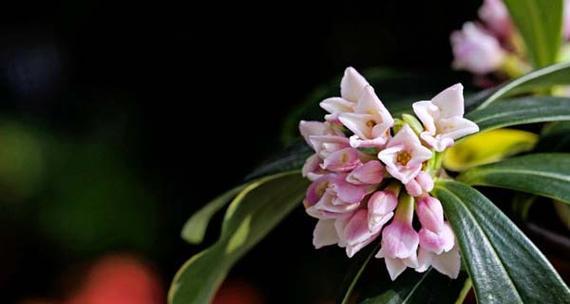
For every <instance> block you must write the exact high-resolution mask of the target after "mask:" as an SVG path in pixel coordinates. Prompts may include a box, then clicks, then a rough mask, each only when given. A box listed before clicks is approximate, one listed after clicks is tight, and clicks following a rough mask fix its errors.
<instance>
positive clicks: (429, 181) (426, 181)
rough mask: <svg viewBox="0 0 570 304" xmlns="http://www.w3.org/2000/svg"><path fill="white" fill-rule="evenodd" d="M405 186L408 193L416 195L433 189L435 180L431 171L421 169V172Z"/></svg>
mask: <svg viewBox="0 0 570 304" xmlns="http://www.w3.org/2000/svg"><path fill="white" fill-rule="evenodd" d="M405 186H406V191H407V192H408V194H409V195H411V196H414V197H416V196H420V195H422V194H425V193H429V192H430V191H431V190H433V186H434V182H433V178H432V177H431V175H429V173H427V172H425V171H420V173H418V175H417V176H416V177H415V178H414V179H412V180H411V181H409V182H408V183H407V184H406V185H405Z"/></svg>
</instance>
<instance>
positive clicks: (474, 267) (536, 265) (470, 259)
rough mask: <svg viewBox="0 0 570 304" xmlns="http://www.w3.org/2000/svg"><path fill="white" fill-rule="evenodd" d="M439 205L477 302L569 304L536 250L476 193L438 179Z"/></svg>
mask: <svg viewBox="0 0 570 304" xmlns="http://www.w3.org/2000/svg"><path fill="white" fill-rule="evenodd" d="M434 194H435V195H436V196H437V197H438V198H439V199H440V200H441V202H442V204H443V207H444V211H445V214H446V217H447V218H448V220H449V221H450V223H451V225H452V227H453V230H454V231H455V235H456V238H457V241H458V243H459V246H460V249H461V256H462V260H463V263H464V265H465V266H466V269H467V271H468V273H469V276H470V277H471V279H472V281H473V287H474V289H475V294H476V297H477V301H478V303H482V304H486V303H570V290H569V289H568V286H566V284H565V283H564V282H563V281H562V279H561V278H560V276H559V275H558V274H557V273H556V271H555V270H554V268H553V267H552V265H551V264H550V263H549V262H548V260H547V259H546V258H545V257H544V255H543V254H542V253H541V252H540V251H539V250H538V248H536V246H535V245H534V244H533V243H532V242H531V241H530V240H529V239H528V238H527V237H526V236H525V235H524V234H523V233H522V232H521V231H520V230H519V229H518V228H517V227H516V225H515V224H513V223H512V222H511V221H510V220H509V219H508V217H507V216H505V215H504V214H503V213H502V212H501V210H499V209H498V208H497V207H496V206H495V205H494V204H493V203H492V202H491V201H489V200H488V199H487V198H486V197H485V196H483V195H482V194H481V193H480V192H478V191H477V190H475V189H473V188H471V187H469V186H467V185H465V184H462V183H459V182H455V181H451V180H440V181H439V182H438V183H437V185H436V188H435V190H434Z"/></svg>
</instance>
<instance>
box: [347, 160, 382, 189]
mask: <svg viewBox="0 0 570 304" xmlns="http://www.w3.org/2000/svg"><path fill="white" fill-rule="evenodd" d="M384 171H385V170H384V166H382V164H381V163H380V162H379V161H377V160H370V161H368V162H366V163H364V164H361V165H359V166H357V167H356V168H354V170H353V171H352V172H350V173H349V174H348V176H347V177H346V181H347V182H349V183H351V184H355V185H364V184H368V185H374V184H379V183H381V182H382V180H383V179H384Z"/></svg>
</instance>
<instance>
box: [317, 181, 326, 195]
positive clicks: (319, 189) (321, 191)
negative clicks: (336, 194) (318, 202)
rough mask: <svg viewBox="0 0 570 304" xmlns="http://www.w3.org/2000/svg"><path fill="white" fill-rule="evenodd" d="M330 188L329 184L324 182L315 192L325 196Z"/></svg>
mask: <svg viewBox="0 0 570 304" xmlns="http://www.w3.org/2000/svg"><path fill="white" fill-rule="evenodd" d="M328 186H329V182H322V183H321V184H320V185H318V186H317V189H315V192H317V195H318V196H323V195H324V194H325V191H326V190H327V188H328Z"/></svg>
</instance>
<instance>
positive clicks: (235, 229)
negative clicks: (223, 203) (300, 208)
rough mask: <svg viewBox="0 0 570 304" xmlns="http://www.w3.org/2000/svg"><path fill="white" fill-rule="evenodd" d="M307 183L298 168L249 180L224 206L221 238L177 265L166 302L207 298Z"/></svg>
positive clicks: (296, 201)
mask: <svg viewBox="0 0 570 304" xmlns="http://www.w3.org/2000/svg"><path fill="white" fill-rule="evenodd" d="M307 186H308V181H307V180H305V179H304V178H303V177H302V176H301V174H300V173H299V172H298V171H292V172H286V173H282V174H277V175H273V176H271V177H268V178H267V179H262V180H258V181H254V182H252V183H250V184H248V185H247V186H246V187H245V189H243V190H242V191H241V192H240V193H239V194H238V195H237V196H236V198H235V199H234V200H233V201H232V203H231V204H230V206H229V207H228V209H227V210H226V213H225V217H224V222H223V224H222V233H221V236H220V239H219V240H218V241H217V242H216V243H214V244H213V245H212V246H210V247H209V248H207V249H205V250H204V251H202V252H200V253H198V254H196V255H194V256H193V257H192V258H191V259H190V260H188V261H187V262H186V263H185V264H184V265H183V266H182V268H180V270H179V271H178V273H177V274H176V276H175V277H174V280H173V283H172V285H171V287H170V290H169V293H168V302H169V303H170V304H189V303H208V302H210V301H211V300H212V298H213V296H214V295H215V292H216V290H217V288H218V287H219V286H220V284H221V283H222V281H223V280H224V278H225V276H226V275H227V273H228V271H229V270H230V268H231V267H232V266H233V265H234V264H235V263H236V262H237V260H238V259H239V258H241V257H242V256H243V255H244V254H245V253H247V252H248V251H249V250H250V249H251V248H252V247H253V246H254V245H255V244H257V243H258V242H259V241H260V240H261V239H262V238H263V237H265V236H266V235H267V234H268V233H269V231H271V229H272V228H273V227H275V226H276V225H277V224H278V223H279V222H280V221H281V220H282V219H283V218H284V217H285V216H286V215H287V214H289V212H290V211H291V210H292V209H293V208H294V207H295V206H297V205H298V204H299V202H300V201H301V200H302V198H303V196H304V194H305V190H306V188H307Z"/></svg>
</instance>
